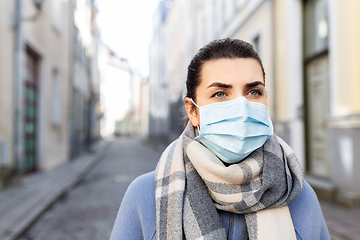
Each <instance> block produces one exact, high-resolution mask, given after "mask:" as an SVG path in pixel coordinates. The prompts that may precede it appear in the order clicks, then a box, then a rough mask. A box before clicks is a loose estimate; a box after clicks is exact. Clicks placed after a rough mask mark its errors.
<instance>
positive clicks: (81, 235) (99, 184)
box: [20, 137, 163, 240]
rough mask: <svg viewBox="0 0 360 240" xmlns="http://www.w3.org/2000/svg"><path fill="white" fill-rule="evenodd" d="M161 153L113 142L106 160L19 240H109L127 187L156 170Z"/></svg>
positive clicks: (137, 143) (145, 145) (130, 141)
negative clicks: (143, 175)
mask: <svg viewBox="0 0 360 240" xmlns="http://www.w3.org/2000/svg"><path fill="white" fill-rule="evenodd" d="M162 150H163V145H159V144H157V143H156V142H150V141H148V140H143V139H140V138H125V137H121V138H117V139H114V140H113V142H112V143H111V145H110V147H109V148H108V152H107V154H106V156H105V157H104V159H103V160H102V161H101V162H100V163H99V164H98V165H97V166H95V168H94V169H93V170H92V171H91V172H90V173H89V174H88V175H87V176H86V177H85V178H84V180H83V181H81V182H80V184H78V185H77V186H76V187H75V188H74V189H73V190H72V191H70V192H69V193H68V194H67V195H65V196H64V197H62V198H61V199H60V200H59V201H58V202H57V203H56V204H55V205H54V206H53V207H52V208H51V209H50V210H48V211H47V212H46V213H45V214H44V215H43V216H42V217H41V218H40V219H39V220H38V221H37V222H36V223H35V224H34V225H33V226H32V227H31V228H30V229H29V230H28V231H27V232H25V233H24V234H23V236H22V237H21V238H20V239H21V240H63V239H72V240H77V239H84V240H85V239H87V240H90V239H94V240H95V239H96V240H98V239H109V237H110V233H111V229H112V226H113V223H114V220H115V217H116V213H117V210H118V208H119V205H120V202H121V199H122V197H123V195H124V193H125V190H126V188H127V186H128V184H129V183H130V182H131V181H132V180H133V179H134V178H136V177H137V176H139V175H141V174H143V173H146V172H149V171H152V170H154V169H155V166H156V163H157V161H158V159H159V156H160V154H161V152H162Z"/></svg>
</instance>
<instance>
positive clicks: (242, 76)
mask: <svg viewBox="0 0 360 240" xmlns="http://www.w3.org/2000/svg"><path fill="white" fill-rule="evenodd" d="M200 79H201V82H200V85H199V86H198V88H197V89H196V104H197V105H198V106H204V105H208V104H211V103H216V102H223V101H229V100H233V99H236V98H238V97H246V98H247V99H248V100H249V101H252V102H257V103H262V104H264V105H266V106H267V98H266V94H265V83H264V78H263V73H262V69H261V66H260V63H259V62H258V61H257V60H255V59H252V58H235V59H226V58H224V59H217V60H211V61H207V62H205V63H204V64H203V66H202V71H201V76H200ZM184 103H185V109H186V112H187V115H188V117H189V119H190V121H191V123H192V125H193V126H198V125H200V114H199V109H198V108H196V107H195V108H194V106H193V104H192V102H191V101H190V98H185V101H184Z"/></svg>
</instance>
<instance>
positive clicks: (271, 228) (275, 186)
mask: <svg viewBox="0 0 360 240" xmlns="http://www.w3.org/2000/svg"><path fill="white" fill-rule="evenodd" d="M194 137H195V133H194V128H193V127H192V126H191V124H190V123H189V124H188V126H187V127H186V129H185V130H184V132H183V134H182V135H181V136H180V137H179V139H178V140H176V141H175V142H173V143H172V144H170V145H169V147H168V148H167V149H166V150H165V151H164V153H163V155H162V156H161V158H160V160H159V163H158V166H157V168H156V177H155V181H156V183H155V188H156V189H155V197H156V228H157V239H158V240H164V239H179V240H180V239H188V240H189V239H204V240H207V239H209V240H210V239H212V240H215V239H216V240H222V239H226V238H227V237H226V230H225V227H224V224H223V223H222V221H221V219H220V217H219V214H218V212H217V210H224V211H228V212H233V213H237V214H245V219H246V224H247V230H248V235H249V238H250V239H251V240H262V239H296V236H295V231H294V227H293V223H292V220H291V216H290V212H289V209H288V207H287V204H288V203H289V202H291V201H292V200H293V199H295V198H296V197H297V196H298V194H299V193H300V192H301V189H302V185H303V175H302V170H301V166H300V164H299V162H298V161H297V159H296V157H295V155H294V153H293V151H292V150H291V148H290V147H289V146H288V145H287V144H286V143H285V142H284V141H283V140H281V139H280V138H278V137H276V136H273V137H272V138H270V139H269V140H267V141H266V143H265V144H264V145H263V146H262V147H261V148H259V149H257V150H255V151H254V152H253V153H252V154H250V155H249V156H248V157H247V158H246V159H245V160H243V161H242V162H240V163H237V164H232V165H230V166H225V165H224V164H223V163H222V162H221V161H220V160H219V159H218V158H217V157H216V156H215V155H214V154H213V153H212V152H210V151H209V150H208V149H207V148H206V147H204V146H203V145H202V144H200V143H199V142H197V141H195V140H194Z"/></svg>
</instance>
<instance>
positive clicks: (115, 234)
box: [111, 171, 156, 240]
mask: <svg viewBox="0 0 360 240" xmlns="http://www.w3.org/2000/svg"><path fill="white" fill-rule="evenodd" d="M155 219H156V212H155V172H154V171H153V172H150V173H146V174H144V175H141V176H139V177H137V178H136V179H135V180H134V181H132V182H131V184H130V185H129V187H128V189H127V190H126V192H125V195H124V197H123V200H122V202H121V205H120V209H119V211H118V214H117V217H116V220H115V224H114V228H113V231H112V234H111V239H112V240H113V239H114V240H115V239H116V240H122V239H129V237H130V236H131V237H134V239H153V238H154V236H155V231H156V225H155V222H156V221H155Z"/></svg>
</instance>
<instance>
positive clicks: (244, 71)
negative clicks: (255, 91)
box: [201, 58, 264, 82]
mask: <svg viewBox="0 0 360 240" xmlns="http://www.w3.org/2000/svg"><path fill="white" fill-rule="evenodd" d="M201 80H202V82H204V81H205V82H206V81H213V80H216V81H220V80H221V81H227V80H232V81H236V80H258V81H263V82H264V77H263V72H262V67H261V65H260V63H259V62H258V61H257V60H256V59H253V58H233V59H228V58H222V59H216V60H210V61H207V62H205V63H204V64H203V66H202V69H201Z"/></svg>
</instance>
